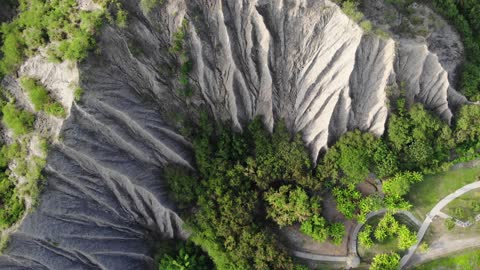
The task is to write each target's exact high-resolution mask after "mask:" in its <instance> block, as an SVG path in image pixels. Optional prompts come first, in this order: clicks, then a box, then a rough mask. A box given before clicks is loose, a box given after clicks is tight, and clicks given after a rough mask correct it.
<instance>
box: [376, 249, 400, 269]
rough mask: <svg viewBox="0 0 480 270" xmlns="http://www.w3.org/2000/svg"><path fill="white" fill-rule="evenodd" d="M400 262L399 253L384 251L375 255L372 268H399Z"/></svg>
mask: <svg viewBox="0 0 480 270" xmlns="http://www.w3.org/2000/svg"><path fill="white" fill-rule="evenodd" d="M399 264H400V255H398V254H397V253H394V252H391V253H382V254H377V255H375V257H373V260H372V264H371V265H370V270H397V268H398V266H399Z"/></svg>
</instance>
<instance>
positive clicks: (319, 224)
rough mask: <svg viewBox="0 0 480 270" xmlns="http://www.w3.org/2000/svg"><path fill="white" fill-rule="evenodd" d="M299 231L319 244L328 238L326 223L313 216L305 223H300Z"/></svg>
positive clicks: (320, 218)
mask: <svg viewBox="0 0 480 270" xmlns="http://www.w3.org/2000/svg"><path fill="white" fill-rule="evenodd" d="M300 231H301V232H302V233H304V234H306V235H308V236H310V237H312V238H313V239H314V240H317V241H319V242H325V240H327V238H328V236H329V230H328V224H327V221H326V220H325V218H323V217H321V216H318V215H313V216H312V217H310V218H309V219H307V220H306V221H305V222H302V225H301V226H300Z"/></svg>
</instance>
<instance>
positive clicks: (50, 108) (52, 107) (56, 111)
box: [44, 101, 67, 117]
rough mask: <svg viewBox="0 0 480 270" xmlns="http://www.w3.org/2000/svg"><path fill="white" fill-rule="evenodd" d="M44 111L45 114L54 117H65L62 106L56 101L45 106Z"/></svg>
mask: <svg viewBox="0 0 480 270" xmlns="http://www.w3.org/2000/svg"><path fill="white" fill-rule="evenodd" d="M44 109H45V112H46V113H47V114H50V115H53V116H56V117H65V116H66V115H67V113H66V112H65V108H63V106H62V104H60V103H58V102H56V101H55V102H51V103H49V104H46V105H45V107H44Z"/></svg>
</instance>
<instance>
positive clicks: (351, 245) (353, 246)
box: [348, 209, 422, 257]
mask: <svg viewBox="0 0 480 270" xmlns="http://www.w3.org/2000/svg"><path fill="white" fill-rule="evenodd" d="M385 212H387V209H381V210H378V211H375V212H371V213H369V214H368V215H367V219H366V220H369V219H370V218H372V217H374V216H378V215H381V214H384V213H385ZM395 214H402V215H405V216H406V217H408V218H409V219H410V220H411V221H413V222H414V223H415V225H417V226H418V227H420V226H421V225H422V223H421V222H420V220H418V219H417V218H416V217H415V216H414V215H413V214H412V213H410V212H408V211H405V210H400V211H397V212H395ZM365 223H366V222H365ZM365 223H358V224H357V226H356V227H355V229H354V230H353V234H352V235H351V237H350V239H349V242H348V250H349V253H350V254H351V256H357V257H358V252H357V242H358V239H357V238H358V233H359V232H360V230H361V229H362V227H363V226H364V225H365Z"/></svg>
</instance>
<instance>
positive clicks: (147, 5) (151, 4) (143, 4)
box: [140, 0, 163, 13]
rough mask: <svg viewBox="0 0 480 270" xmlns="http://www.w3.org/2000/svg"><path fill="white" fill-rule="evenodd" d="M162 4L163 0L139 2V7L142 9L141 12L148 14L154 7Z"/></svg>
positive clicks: (143, 0)
mask: <svg viewBox="0 0 480 270" xmlns="http://www.w3.org/2000/svg"><path fill="white" fill-rule="evenodd" d="M162 3H163V0H140V7H141V8H142V10H143V12H145V13H149V12H150V11H152V9H153V8H154V7H155V6H156V5H158V4H162Z"/></svg>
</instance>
